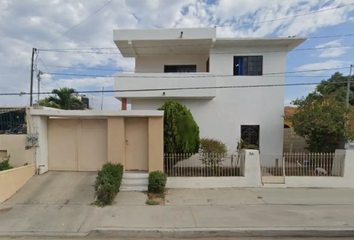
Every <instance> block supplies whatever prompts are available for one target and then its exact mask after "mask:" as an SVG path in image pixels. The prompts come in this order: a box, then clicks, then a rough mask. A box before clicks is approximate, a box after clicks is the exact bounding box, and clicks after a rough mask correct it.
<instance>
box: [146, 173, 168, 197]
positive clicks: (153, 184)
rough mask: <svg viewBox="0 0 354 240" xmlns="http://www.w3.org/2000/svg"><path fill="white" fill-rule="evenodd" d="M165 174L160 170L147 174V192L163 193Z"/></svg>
mask: <svg viewBox="0 0 354 240" xmlns="http://www.w3.org/2000/svg"><path fill="white" fill-rule="evenodd" d="M166 181H167V175H166V174H165V173H163V172H160V171H155V172H151V173H150V174H149V187H148V188H149V192H151V193H163V192H164V191H165V186H166Z"/></svg>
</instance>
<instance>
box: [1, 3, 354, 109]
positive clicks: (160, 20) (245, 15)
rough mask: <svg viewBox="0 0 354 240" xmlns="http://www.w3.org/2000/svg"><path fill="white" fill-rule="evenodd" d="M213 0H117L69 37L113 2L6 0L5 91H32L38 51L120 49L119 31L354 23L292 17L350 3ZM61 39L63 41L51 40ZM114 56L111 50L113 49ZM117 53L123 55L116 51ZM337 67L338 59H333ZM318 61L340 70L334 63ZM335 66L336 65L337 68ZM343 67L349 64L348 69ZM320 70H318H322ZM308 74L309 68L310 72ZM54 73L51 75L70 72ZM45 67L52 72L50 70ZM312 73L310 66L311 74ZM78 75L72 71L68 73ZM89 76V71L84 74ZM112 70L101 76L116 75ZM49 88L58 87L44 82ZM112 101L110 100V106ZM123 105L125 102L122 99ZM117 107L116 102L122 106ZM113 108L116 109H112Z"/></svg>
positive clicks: (52, 58) (125, 63) (52, 57)
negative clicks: (210, 0) (114, 35)
mask: <svg viewBox="0 0 354 240" xmlns="http://www.w3.org/2000/svg"><path fill="white" fill-rule="evenodd" d="M207 2H208V1H205V0H169V1H166V0H149V1H146V0H134V1H124V0H114V1H112V2H111V3H110V4H109V5H108V6H107V7H105V8H104V9H102V10H101V11H100V12H98V13H97V14H95V15H94V16H93V17H91V18H90V19H88V20H87V21H85V22H83V23H82V24H80V25H79V26H78V27H76V28H75V29H74V30H72V31H70V32H69V33H67V34H65V35H63V36H62V37H59V36H61V35H62V34H63V33H65V32H66V31H67V30H68V29H71V28H72V27H73V26H75V25H76V24H78V23H80V22H81V21H82V20H84V19H85V18H86V17H87V16H89V15H90V14H92V13H93V12H95V11H96V10H97V9H98V8H100V7H101V6H102V5H103V4H104V3H105V2H102V1H86V0H76V1H69V0H56V1H15V0H13V1H10V0H2V1H0V16H1V17H0V36H1V38H0V62H1V64H0V73H1V78H0V83H1V92H20V91H25V92H28V89H29V71H28V69H29V67H28V66H29V64H30V57H31V49H32V47H41V46H44V48H77V47H104V48H114V47H115V45H114V43H113V41H112V30H113V29H117V28H157V27H198V26H218V28H217V34H218V37H263V36H269V35H274V36H288V35H291V36H292V35H297V36H298V35H306V34H309V33H314V32H316V31H318V30H320V29H323V28H325V27H328V26H336V25H338V24H341V23H344V22H347V21H352V20H353V19H352V18H353V17H352V13H353V10H354V6H353V5H351V6H347V7H344V8H339V9H337V10H333V11H325V12H321V13H318V14H311V15H305V16H303V17H298V18H289V19H285V20H281V21H271V20H272V19H279V18H286V17H289V16H293V15H299V14H305V13H307V12H310V11H316V10H324V9H328V8H333V7H337V6H340V5H341V4H348V1H347V0H301V1H299V0H287V1H284V0H283V1H279V0H272V1H271V2H269V1H260V0H238V1H234V0H223V1H215V2H214V3H213V4H211V5H210V4H208V3H207ZM57 37H59V38H58V39H57V40H56V41H54V42H50V41H51V40H53V39H55V38H57ZM107 51H108V50H107ZM114 52H117V50H115V51H114ZM322 54H323V57H325V56H326V57H336V56H340V55H341V54H342V53H341V52H339V51H338V50H337V51H336V52H328V51H327V52H326V53H322ZM39 57H40V58H41V59H42V60H43V61H44V62H45V63H46V64H48V65H62V66H85V67H102V66H106V67H107V68H108V67H110V68H112V66H113V67H114V68H122V69H127V70H130V71H131V70H133V69H134V60H133V59H125V58H123V57H122V56H120V55H116V54H84V53H57V52H44V51H40V55H39ZM330 61H334V60H330ZM340 62H341V61H337V62H327V63H322V65H321V63H318V64H320V65H321V67H323V64H324V65H326V64H329V65H327V66H331V67H333V63H336V64H339V65H340V64H341V63H340ZM331 63H332V64H331ZM342 64H343V63H342ZM316 66H317V65H313V66H311V68H312V67H316ZM302 67H303V68H305V69H306V66H305V65H304V66H302ZM48 68H49V71H62V70H63V69H53V68H50V67H48ZM38 69H40V70H42V71H44V72H46V69H45V68H44V67H43V66H42V65H40V64H39V65H38ZM307 69H308V68H307ZM67 71H72V69H67ZM81 72H82V73H86V71H85V70H82V71H80V73H81ZM111 73H112V72H109V73H107V72H99V74H100V75H101V74H106V75H108V74H111ZM43 77H44V78H45V79H44V83H45V84H46V85H48V86H47V88H48V89H51V88H53V87H56V84H54V83H53V82H52V81H51V80H49V79H48V78H47V77H46V76H43ZM55 79H56V80H58V84H59V85H60V86H68V87H74V88H77V89H86V88H95V89H99V88H101V87H102V86H107V87H109V86H112V85H113V80H112V79H109V78H107V79H100V78H87V77H85V78H82V79H78V78H72V79H71V80H70V79H64V78H58V77H57V76H55ZM108 101H109V98H108V96H107V102H108ZM27 102H28V98H27V96H22V97H19V96H11V97H1V98H0V105H19V104H21V105H24V104H26V103H27ZM117 102H119V101H117ZM114 104H115V103H113V105H114ZM107 106H109V105H108V103H107Z"/></svg>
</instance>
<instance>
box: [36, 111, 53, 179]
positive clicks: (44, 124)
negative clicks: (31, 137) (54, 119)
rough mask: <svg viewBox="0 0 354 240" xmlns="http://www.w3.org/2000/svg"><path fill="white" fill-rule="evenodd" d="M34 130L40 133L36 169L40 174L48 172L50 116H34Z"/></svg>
mask: <svg viewBox="0 0 354 240" xmlns="http://www.w3.org/2000/svg"><path fill="white" fill-rule="evenodd" d="M32 121H33V132H34V133H38V146H37V147H36V170H37V171H38V170H39V174H43V173H46V172H48V170H49V162H48V117H47V116H33V117H32Z"/></svg>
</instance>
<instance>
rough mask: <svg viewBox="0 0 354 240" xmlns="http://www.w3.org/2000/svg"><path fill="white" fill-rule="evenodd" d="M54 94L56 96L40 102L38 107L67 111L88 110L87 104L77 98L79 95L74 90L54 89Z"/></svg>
mask: <svg viewBox="0 0 354 240" xmlns="http://www.w3.org/2000/svg"><path fill="white" fill-rule="evenodd" d="M52 94H53V95H54V96H50V97H48V98H45V99H42V100H39V102H38V105H40V106H45V107H53V108H59V109H65V110H83V109H85V108H86V104H84V103H83V102H82V101H81V100H79V99H78V98H77V97H76V94H77V93H76V91H75V89H73V88H60V89H54V90H53V91H52Z"/></svg>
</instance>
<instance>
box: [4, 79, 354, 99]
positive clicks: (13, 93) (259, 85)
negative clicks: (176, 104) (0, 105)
mask: <svg viewBox="0 0 354 240" xmlns="http://www.w3.org/2000/svg"><path fill="white" fill-rule="evenodd" d="M350 82H351V83H353V82H354V81H350ZM347 83H348V81H345V82H331V83H326V84H347ZM318 84H319V83H318V82H311V83H284V84H257V85H236V86H235V85H232V86H215V87H188V88H186V87H180V88H145V89H125V90H123V89H120V90H78V91H76V92H77V93H92V94H93V93H116V92H151V91H179V90H203V89H233V88H265V87H290V86H309V85H318ZM28 94H30V93H28V92H18V93H17V92H16V93H15V92H12V93H0V96H11V95H20V96H22V95H28ZM33 94H34V95H35V94H38V93H37V92H33ZM39 94H51V92H40V93H39Z"/></svg>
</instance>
